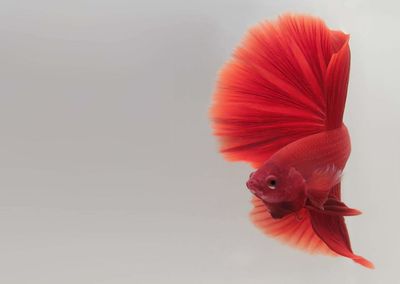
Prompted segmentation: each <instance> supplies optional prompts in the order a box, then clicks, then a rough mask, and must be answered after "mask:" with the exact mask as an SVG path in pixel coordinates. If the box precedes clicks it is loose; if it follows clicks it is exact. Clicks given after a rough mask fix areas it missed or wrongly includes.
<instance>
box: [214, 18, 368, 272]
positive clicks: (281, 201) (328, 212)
mask: <svg viewBox="0 0 400 284" xmlns="http://www.w3.org/2000/svg"><path fill="white" fill-rule="evenodd" d="M349 70H350V49H349V35H347V34H344V33H343V32H341V31H334V30H330V29H328V28H327V27H326V25H325V24H324V22H323V21H322V20H320V19H318V18H314V17H311V16H303V15H285V16H282V17H280V18H279V19H278V20H277V21H275V22H264V23H261V24H259V25H258V26H256V27H254V28H252V29H251V30H250V31H249V32H248V34H247V36H246V37H245V39H244V40H243V42H242V43H241V44H240V46H239V47H238V48H237V49H236V51H235V52H234V54H233V58H232V59H231V60H230V61H229V62H228V63H227V64H226V65H225V66H224V67H223V69H222V71H221V73H220V76H219V81H218V84H217V89H216V92H215V95H214V102H213V105H212V107H211V111H210V115H211V118H212V121H213V128H214V134H215V135H216V136H218V137H219V138H220V142H221V153H222V154H223V156H224V157H225V158H226V159H228V160H230V161H245V162H249V163H251V165H252V166H253V167H254V168H256V169H257V170H256V171H255V172H254V173H252V174H250V177H249V180H248V181H247V184H246V185H247V187H248V189H249V190H250V191H251V193H252V194H253V195H254V196H253V205H254V208H253V210H252V211H251V214H250V215H251V220H252V221H253V222H254V224H255V225H256V226H257V227H258V228H260V229H261V230H262V231H263V232H265V233H266V234H268V235H270V236H273V237H276V238H278V239H280V240H282V241H284V242H286V243H288V244H290V245H293V246H295V247H298V248H301V249H303V250H306V251H308V252H311V253H322V254H328V255H341V256H344V257H348V258H350V259H352V260H353V261H355V262H357V263H359V264H361V265H363V266H365V267H368V268H373V267H374V265H373V264H372V263H371V262H370V261H368V260H367V259H365V258H363V257H362V256H359V255H356V254H354V253H353V251H352V249H351V245H350V239H349V235H348V232H347V228H346V224H345V221H344V216H353V215H358V214H361V212H360V211H358V210H356V209H351V208H349V207H347V206H346V204H345V203H343V202H342V200H341V194H340V191H341V187H340V181H341V176H342V172H343V170H344V168H345V165H346V162H347V159H348V157H349V155H350V137H349V133H348V130H347V128H346V126H345V125H344V124H343V112H344V107H345V103H346V96H347V85H348V80H349Z"/></svg>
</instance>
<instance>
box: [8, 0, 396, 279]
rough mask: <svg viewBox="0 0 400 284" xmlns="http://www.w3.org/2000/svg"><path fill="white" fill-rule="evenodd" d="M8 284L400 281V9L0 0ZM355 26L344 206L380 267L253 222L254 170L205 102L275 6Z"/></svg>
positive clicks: (361, 247)
mask: <svg viewBox="0 0 400 284" xmlns="http://www.w3.org/2000/svg"><path fill="white" fill-rule="evenodd" d="M0 4H1V5H0V37H1V41H0V42H1V44H0V63H1V65H0V72H1V74H0V75H1V76H0V80H1V93H0V131H1V136H0V137H1V139H0V282H1V283H7V284H12V283H40V284H44V283H49V284H50V283H52V284H53V283H83V284H90V283H96V284H98V283H113V284H114V283H174V284H179V283H194V284H196V283H231V284H234V283H326V284H329V283H394V282H393V281H395V279H398V266H399V265H398V260H399V257H400V250H399V239H400V230H399V219H398V216H399V213H398V210H399V207H398V204H399V197H400V193H399V192H400V191H399V182H398V180H399V164H398V163H399V156H400V155H399V154H400V152H399V144H400V143H399V142H400V141H399V140H400V136H399V121H400V120H399V119H400V111H399V106H400V96H399V91H400V84H399V78H398V76H399V75H398V74H399V59H400V55H399V50H400V49H399V48H400V38H399V34H398V31H399V27H400V18H399V17H398V11H399V8H400V7H399V4H396V1H361V0H359V1H317V0H314V1H268V0H259V1H256V0H252V1H229V0H226V1H211V0H208V1H177V0H171V1H141V2H140V1H139V2H138V1H122V0H113V1H111V0H109V1H99V0H97V1H82V0H80V1H50V0H47V1H16V0H14V1H0ZM286 11H298V12H306V13H312V14H314V15H318V16H320V17H322V18H323V19H325V20H326V22H327V23H328V25H329V26H330V27H332V28H337V29H343V30H344V31H346V32H348V33H350V34H351V35H352V38H351V49H352V70H351V81H350V89H349V97H348V103H347V111H346V115H345V120H346V123H347V125H348V127H349V129H350V132H351V136H352V142H353V152H352V156H351V159H350V161H349V164H348V167H347V168H346V172H345V177H344V182H343V183H344V185H343V188H344V199H345V200H346V202H347V203H348V204H349V205H351V206H353V207H355V208H359V209H361V210H363V211H364V215H362V216H360V217H354V218H349V219H348V225H349V230H350V233H351V239H352V242H353V246H354V249H355V251H356V252H359V253H360V254H362V255H364V256H366V257H367V258H369V259H371V260H372V261H374V262H375V264H376V267H377V269H376V270H374V271H369V270H367V269H364V268H362V267H361V266H358V265H356V264H353V263H352V262H351V261H349V260H347V259H344V258H329V257H323V256H310V255H308V254H305V253H303V252H299V251H297V250H294V249H292V248H289V247H287V246H284V245H281V244H279V243H278V242H276V241H274V240H272V239H269V238H267V237H265V236H264V235H263V234H261V233H260V232H259V231H258V230H257V229H256V228H254V226H253V225H252V224H251V223H250V221H249V220H248V211H249V210H250V207H251V206H250V203H249V199H250V194H249V192H247V190H246V188H245V186H244V182H245V180H246V178H247V176H248V173H249V171H250V168H249V166H247V165H245V164H240V163H236V164H233V163H228V162H225V161H223V160H222V158H221V157H220V155H219V154H218V153H217V144H216V141H215V139H214V137H212V136H211V134H210V133H211V130H210V127H209V121H208V118H207V110H208V107H209V105H210V101H211V94H212V91H213V88H214V83H215V79H216V73H217V71H218V70H219V68H220V67H221V66H222V64H223V63H224V62H225V61H226V60H227V59H228V58H229V56H230V53H231V51H232V49H233V48H234V46H235V45H236V44H237V43H238V42H239V40H240V39H241V38H242V36H243V34H244V32H245V31H246V30H247V29H248V28H249V27H250V26H252V25H254V24H256V23H257V22H259V21H261V20H263V19H265V18H269V19H272V18H276V17H277V15H279V14H280V13H282V12H286Z"/></svg>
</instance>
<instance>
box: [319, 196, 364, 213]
mask: <svg viewBox="0 0 400 284" xmlns="http://www.w3.org/2000/svg"><path fill="white" fill-rule="evenodd" d="M324 213H325V214H330V215H339V216H356V215H360V214H361V211H360V210H357V209H353V208H349V207H347V205H346V204H344V203H343V202H341V201H338V200H336V199H333V198H329V199H328V200H327V201H326V202H325V204H324Z"/></svg>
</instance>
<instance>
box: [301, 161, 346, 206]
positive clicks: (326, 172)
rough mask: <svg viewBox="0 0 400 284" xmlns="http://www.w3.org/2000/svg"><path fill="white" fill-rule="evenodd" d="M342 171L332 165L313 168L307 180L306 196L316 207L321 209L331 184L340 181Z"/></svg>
mask: <svg viewBox="0 0 400 284" xmlns="http://www.w3.org/2000/svg"><path fill="white" fill-rule="evenodd" d="M341 177H342V171H341V170H340V169H338V168H336V167H335V166H334V165H329V166H327V167H325V168H321V169H317V170H315V171H314V172H313V173H312V175H311V177H310V178H309V179H308V180H307V182H306V185H307V197H308V199H309V200H310V202H311V203H312V205H314V206H315V207H317V208H320V209H323V204H324V203H325V202H326V201H327V200H328V196H329V193H330V191H331V189H332V187H333V186H335V185H336V184H338V183H339V182H340V179H341Z"/></svg>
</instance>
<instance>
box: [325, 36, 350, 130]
mask: <svg viewBox="0 0 400 284" xmlns="http://www.w3.org/2000/svg"><path fill="white" fill-rule="evenodd" d="M349 72H350V48H349V44H348V39H347V40H346V42H345V44H344V45H343V46H342V47H341V49H340V50H339V52H338V53H336V54H334V55H333V56H332V58H331V61H330V62H329V66H328V70H327V73H326V79H325V86H326V98H327V103H326V107H327V119H326V126H327V129H335V128H338V127H340V126H341V125H342V122H343V112H344V107H345V104H346V97H347V85H348V83H349Z"/></svg>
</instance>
